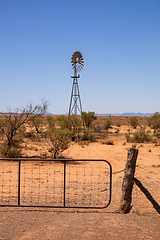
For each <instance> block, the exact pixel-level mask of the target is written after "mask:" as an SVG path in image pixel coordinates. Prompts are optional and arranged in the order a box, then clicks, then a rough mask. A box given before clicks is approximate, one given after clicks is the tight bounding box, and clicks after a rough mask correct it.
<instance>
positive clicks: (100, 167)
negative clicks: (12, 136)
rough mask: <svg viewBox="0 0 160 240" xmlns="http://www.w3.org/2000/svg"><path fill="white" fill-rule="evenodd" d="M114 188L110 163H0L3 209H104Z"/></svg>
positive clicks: (53, 161)
mask: <svg viewBox="0 0 160 240" xmlns="http://www.w3.org/2000/svg"><path fill="white" fill-rule="evenodd" d="M111 185H112V167H111V164H110V163H109V162H108V161H106V160H84V159H83V160H74V159H73V160H68V159H67V160H62V159H61V160H52V159H49V160H44V159H0V206H12V207H18V206H21V207H52V208H97V209H101V208H106V207H107V206H109V204H110V202H111Z"/></svg>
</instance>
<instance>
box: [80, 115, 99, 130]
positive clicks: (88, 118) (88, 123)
mask: <svg viewBox="0 0 160 240" xmlns="http://www.w3.org/2000/svg"><path fill="white" fill-rule="evenodd" d="M81 118H82V120H83V122H84V123H85V125H86V127H87V128H88V129H89V128H90V127H91V124H92V122H93V121H94V120H96V119H97V117H96V116H95V113H94V112H88V113H87V112H82V113H81Z"/></svg>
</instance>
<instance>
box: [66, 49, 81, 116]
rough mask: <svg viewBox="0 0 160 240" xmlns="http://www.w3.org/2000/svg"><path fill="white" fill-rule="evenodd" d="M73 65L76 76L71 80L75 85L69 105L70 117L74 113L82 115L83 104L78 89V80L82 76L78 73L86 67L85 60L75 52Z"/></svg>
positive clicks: (72, 60) (72, 59)
mask: <svg viewBox="0 0 160 240" xmlns="http://www.w3.org/2000/svg"><path fill="white" fill-rule="evenodd" d="M71 63H72V67H73V69H74V76H71V78H73V84H72V92H71V99H70V105H69V115H71V114H72V113H73V114H75V115H77V112H78V111H79V112H80V113H82V104H81V98H80V91H79V87H78V78H80V75H79V74H78V75H77V72H79V71H81V70H82V69H83V66H84V59H83V56H82V54H81V53H80V52H78V51H77V52H74V53H73V55H72V58H71Z"/></svg>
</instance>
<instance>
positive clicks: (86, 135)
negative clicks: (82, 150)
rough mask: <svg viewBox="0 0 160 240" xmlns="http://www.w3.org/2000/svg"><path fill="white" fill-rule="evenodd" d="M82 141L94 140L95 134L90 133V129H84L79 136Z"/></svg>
mask: <svg viewBox="0 0 160 240" xmlns="http://www.w3.org/2000/svg"><path fill="white" fill-rule="evenodd" d="M81 140H82V141H89V142H96V141H97V139H96V136H95V135H94V134H93V133H91V132H90V131H86V132H84V133H83V135H82V137H81Z"/></svg>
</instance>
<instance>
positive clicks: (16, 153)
mask: <svg viewBox="0 0 160 240" xmlns="http://www.w3.org/2000/svg"><path fill="white" fill-rule="evenodd" d="M0 151H1V153H2V155H3V157H6V158H20V157H21V151H22V150H21V149H17V148H16V147H12V148H6V147H2V148H1V149H0Z"/></svg>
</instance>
